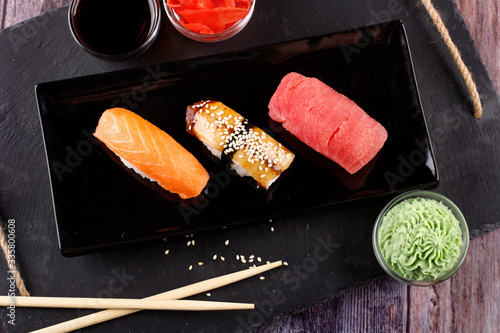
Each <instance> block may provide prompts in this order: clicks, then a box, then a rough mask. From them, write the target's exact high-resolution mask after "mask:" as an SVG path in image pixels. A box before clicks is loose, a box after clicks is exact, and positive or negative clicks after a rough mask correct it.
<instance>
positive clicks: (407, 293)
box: [0, 0, 500, 333]
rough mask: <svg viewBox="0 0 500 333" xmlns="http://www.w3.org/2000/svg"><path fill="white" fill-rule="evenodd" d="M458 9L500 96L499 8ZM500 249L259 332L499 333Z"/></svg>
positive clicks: (10, 10)
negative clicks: (440, 278) (421, 280)
mask: <svg viewBox="0 0 500 333" xmlns="http://www.w3.org/2000/svg"><path fill="white" fill-rule="evenodd" d="M456 2H457V5H458V7H459V9H460V11H461V13H462V16H463V18H464V20H465V23H466V25H467V27H468V29H469V31H470V33H471V36H472V38H473V39H474V40H475V42H476V46H477V48H478V50H479V53H480V54H481V57H482V59H483V62H484V64H485V66H486V69H487V70H488V72H489V74H490V76H491V78H492V80H493V83H494V85H495V87H496V88H497V90H500V22H499V14H500V10H499V8H500V1H498V0H456ZM69 3H70V0H43V1H15V0H0V22H1V25H0V27H1V28H2V29H3V28H6V27H9V26H12V25H14V24H16V23H19V22H21V21H23V20H27V19H29V18H31V17H34V16H36V15H39V14H41V13H44V12H46V11H48V10H50V9H53V8H58V7H60V6H63V5H67V4H69ZM492 209H494V208H493V207H492ZM497 244H500V229H497V230H494V231H492V232H490V233H488V234H486V235H483V236H481V237H478V238H476V239H474V240H472V241H471V243H470V246H469V254H468V256H467V258H466V260H465V262H464V264H463V266H462V268H461V269H460V270H459V272H458V273H457V274H456V275H455V276H454V277H453V278H452V279H450V280H449V281H447V282H445V283H443V284H441V285H439V286H436V287H434V288H417V287H411V288H410V287H406V286H404V285H402V284H400V283H398V282H396V281H394V280H392V279H390V278H388V277H387V278H383V279H380V280H378V281H374V282H372V283H369V284H367V285H365V286H361V287H359V288H357V289H355V290H353V291H351V292H348V293H346V294H344V295H342V296H340V297H337V298H335V299H333V300H330V301H328V302H325V303H323V304H321V305H318V306H315V307H313V308H311V309H308V310H306V311H304V312H303V313H300V314H298V315H295V316H293V317H290V318H287V319H284V320H282V321H280V322H278V323H275V324H273V325H271V326H270V327H267V328H264V329H263V330H261V332H262V333H268V332H269V333H270V332H359V331H363V332H411V333H415V332H500V297H499V296H500V279H499V277H500V247H498V245H497Z"/></svg>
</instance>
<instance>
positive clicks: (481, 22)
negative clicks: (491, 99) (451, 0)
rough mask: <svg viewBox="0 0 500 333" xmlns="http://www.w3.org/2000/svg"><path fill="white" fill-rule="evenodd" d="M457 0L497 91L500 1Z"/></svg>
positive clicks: (499, 86)
mask: <svg viewBox="0 0 500 333" xmlns="http://www.w3.org/2000/svg"><path fill="white" fill-rule="evenodd" d="M455 1H456V3H457V6H458V8H459V9H460V12H461V13H462V16H463V18H464V21H465V24H466V26H467V28H468V29H469V31H470V34H471V36H472V39H474V41H475V42H476V46H477V49H478V51H479V53H480V54H481V58H482V59H483V62H484V64H485V66H486V69H487V70H488V73H489V74H490V76H491V79H492V81H493V84H494V85H495V88H496V89H497V91H500V61H499V59H500V24H499V15H500V1H498V0H473V1H471V0H455Z"/></svg>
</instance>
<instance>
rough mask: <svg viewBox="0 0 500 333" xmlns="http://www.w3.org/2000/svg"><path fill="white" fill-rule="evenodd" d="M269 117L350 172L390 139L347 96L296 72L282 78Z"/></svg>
mask: <svg viewBox="0 0 500 333" xmlns="http://www.w3.org/2000/svg"><path fill="white" fill-rule="evenodd" d="M269 116H270V117H271V118H272V119H273V120H275V121H277V122H280V123H282V125H283V127H284V128H285V129H287V130H288V131H289V132H290V133H291V134H293V135H294V136H295V137H297V138H298V139H299V140H301V141H302V142H304V143H305V144H306V145H308V146H309V147H311V148H312V149H314V150H316V151H317V152H318V153H320V154H323V155H324V156H326V157H328V158H329V159H331V160H333V161H334V162H336V163H337V164H339V165H340V166H341V167H343V168H344V169H345V170H347V171H348V172H349V173H351V174H353V173H355V172H357V171H359V170H360V169H361V168H362V167H363V166H365V165H366V164H367V163H368V162H370V160H372V159H373V158H374V157H375V155H377V153H378V152H379V151H380V149H381V148H382V146H383V145H384V143H385V141H386V140H387V131H386V129H385V128H384V127H383V126H382V125H381V124H380V123H379V122H378V121H376V120H375V119H373V118H371V117H370V116H369V115H368V114H367V113H366V112H365V111H364V110H362V109H361V108H360V107H359V106H358V105H357V104H356V103H355V102H353V101H352V100H350V99H349V98H348V97H347V96H345V95H342V94H340V93H338V92H337V91H335V90H334V89H332V88H331V87H329V86H328V85H326V84H325V83H323V82H321V81H320V80H318V79H316V78H309V77H305V76H303V75H301V74H298V73H294V72H292V73H289V74H287V75H285V76H284V77H283V79H282V80H281V82H280V84H279V86H278V88H277V89H276V92H275V93H274V94H273V96H272V98H271V100H270V102H269Z"/></svg>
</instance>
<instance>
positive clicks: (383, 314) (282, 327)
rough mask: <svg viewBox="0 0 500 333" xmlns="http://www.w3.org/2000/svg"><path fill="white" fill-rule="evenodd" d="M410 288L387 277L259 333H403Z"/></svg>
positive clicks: (405, 324)
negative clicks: (371, 332)
mask: <svg viewBox="0 0 500 333" xmlns="http://www.w3.org/2000/svg"><path fill="white" fill-rule="evenodd" d="M407 290H408V289H407V287H406V286H405V285H404V284H402V283H399V282H397V281H395V280H393V279H392V278H390V277H385V278H382V279H379V280H377V281H373V282H371V283H369V284H367V285H364V286H361V287H358V288H356V289H355V290H353V291H350V292H347V293H346V294H344V295H342V296H339V297H336V298H334V299H332V300H330V301H327V302H325V303H322V304H319V305H317V306H314V307H312V308H310V309H307V310H305V311H304V312H302V313H300V314H297V315H295V316H293V317H289V318H286V319H284V320H282V321H280V322H278V323H275V324H273V325H270V326H268V327H266V328H264V329H262V330H259V333H287V332H370V331H377V332H388V333H390V332H402V331H405V330H406V327H407V322H406V318H407V316H406V311H407V309H408V300H407Z"/></svg>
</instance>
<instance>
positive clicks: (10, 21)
mask: <svg viewBox="0 0 500 333" xmlns="http://www.w3.org/2000/svg"><path fill="white" fill-rule="evenodd" d="M70 2H71V0H43V1H15V0H0V22H1V28H2V29H4V28H7V27H10V26H13V25H15V24H17V23H20V22H22V21H25V20H28V19H30V18H32V17H35V16H38V15H40V14H43V13H45V12H47V11H49V10H51V9H55V8H59V7H62V6H65V5H68V4H69V3H70Z"/></svg>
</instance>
